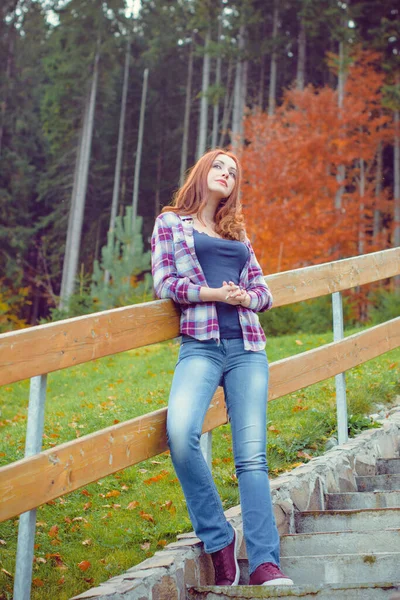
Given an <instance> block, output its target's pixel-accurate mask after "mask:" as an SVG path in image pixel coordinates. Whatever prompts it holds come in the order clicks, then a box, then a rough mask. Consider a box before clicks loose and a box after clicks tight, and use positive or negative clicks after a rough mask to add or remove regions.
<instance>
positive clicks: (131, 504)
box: [126, 500, 139, 510]
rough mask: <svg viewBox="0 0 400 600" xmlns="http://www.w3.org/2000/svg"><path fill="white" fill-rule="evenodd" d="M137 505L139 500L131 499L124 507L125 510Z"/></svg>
mask: <svg viewBox="0 0 400 600" xmlns="http://www.w3.org/2000/svg"><path fill="white" fill-rule="evenodd" d="M138 506H139V502H138V501H137V500H133V501H132V502H129V504H128V506H127V507H126V508H127V510H133V509H134V508H137V507H138Z"/></svg>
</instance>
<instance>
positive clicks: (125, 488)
mask: <svg viewBox="0 0 400 600" xmlns="http://www.w3.org/2000/svg"><path fill="white" fill-rule="evenodd" d="M121 490H123V491H124V492H126V491H127V490H129V488H128V486H127V485H125V484H124V485H121Z"/></svg>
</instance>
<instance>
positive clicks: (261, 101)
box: [258, 55, 265, 111]
mask: <svg viewBox="0 0 400 600" xmlns="http://www.w3.org/2000/svg"><path fill="white" fill-rule="evenodd" d="M264 79H265V56H264V55H262V56H261V66H260V81H259V85H258V106H259V107H260V110H261V111H262V110H263V108H264V85H265V81H264Z"/></svg>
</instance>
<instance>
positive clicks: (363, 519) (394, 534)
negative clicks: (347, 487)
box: [187, 458, 400, 600]
mask: <svg viewBox="0 0 400 600" xmlns="http://www.w3.org/2000/svg"><path fill="white" fill-rule="evenodd" d="M356 483H357V489H358V491H357V492H345V493H333V494H326V496H325V510H318V511H304V512H298V513H296V515H295V530H296V533H294V534H288V535H284V536H282V538H281V566H282V569H283V571H284V572H285V573H286V574H287V575H288V576H289V577H291V578H292V579H293V581H294V582H295V584H296V585H295V586H293V587H292V586H290V587H288V586H274V587H262V586H248V585H246V583H247V582H248V565H247V561H246V560H239V563H240V568H241V578H240V581H239V586H237V587H215V586H213V587H211V586H207V587H191V588H190V589H188V590H187V599H188V600H223V599H228V598H230V599H236V600H241V599H245V598H246V599H247V600H249V599H252V598H302V599H303V600H315V599H318V600H331V599H332V600H334V599H338V600H346V599H351V600H380V599H381V598H385V599H387V600H400V458H390V459H378V460H377V461H376V465H375V468H374V467H373V466H372V465H371V467H370V472H369V474H367V475H364V476H361V477H356Z"/></svg>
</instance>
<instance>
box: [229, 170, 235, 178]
mask: <svg viewBox="0 0 400 600" xmlns="http://www.w3.org/2000/svg"><path fill="white" fill-rule="evenodd" d="M229 175H232V177H233V179H236V173H234V172H233V171H232V173H229Z"/></svg>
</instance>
